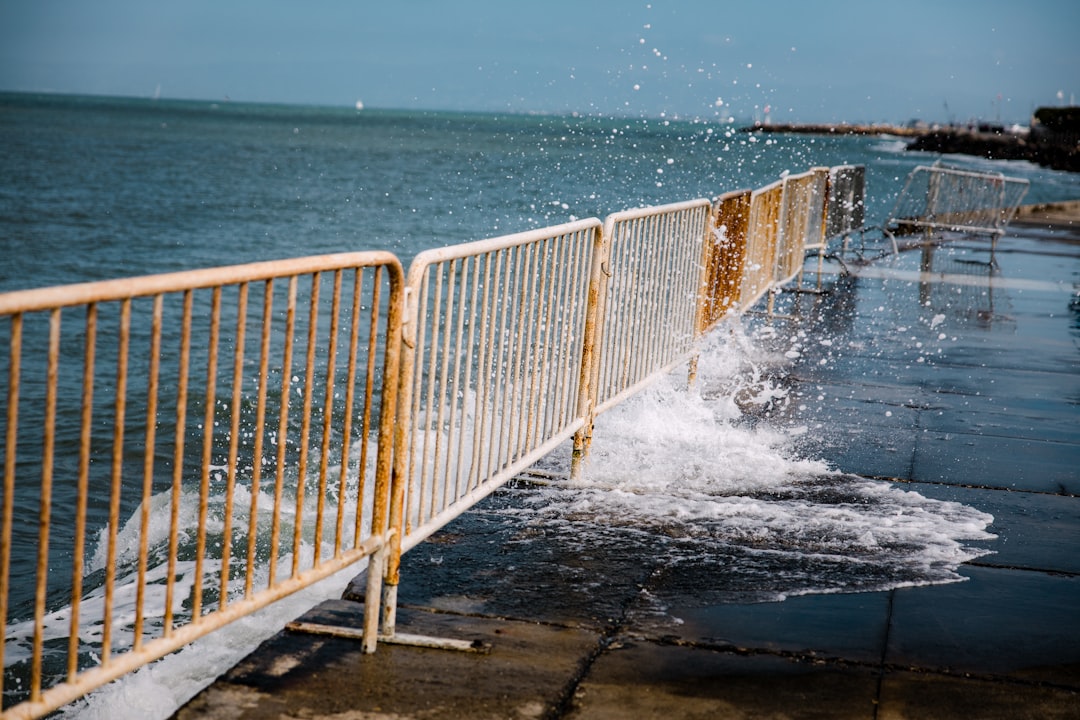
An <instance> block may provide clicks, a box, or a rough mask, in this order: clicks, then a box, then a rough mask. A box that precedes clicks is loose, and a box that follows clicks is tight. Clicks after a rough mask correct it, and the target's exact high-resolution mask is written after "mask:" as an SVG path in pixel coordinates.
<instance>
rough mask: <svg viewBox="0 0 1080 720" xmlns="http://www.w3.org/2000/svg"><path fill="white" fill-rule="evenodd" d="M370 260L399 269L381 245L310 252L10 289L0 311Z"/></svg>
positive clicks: (254, 278) (51, 306) (0, 296)
mask: <svg viewBox="0 0 1080 720" xmlns="http://www.w3.org/2000/svg"><path fill="white" fill-rule="evenodd" d="M374 265H387V266H391V267H395V268H400V267H401V262H400V261H399V260H398V259H397V256H395V255H394V254H393V253H390V252H387V251H383V250H369V251H361V252H348V253H335V254H329V255H313V256H309V257H300V258H290V259H285V260H267V261H264V262H256V263H247V264H244V265H229V266H226V267H215V268H203V269H199V270H184V271H180V272H172V273H161V274H158V275H141V276H138V277H131V278H119V279H115V280H100V281H97V282H87V283H76V284H72V285H57V286H54V287H46V288H35V289H32V290H15V291H13V292H9V293H0V315H11V314H13V313H19V312H40V311H42V310H51V309H54V308H64V307H72V306H74V305H83V304H86V303H93V302H109V301H113V300H123V299H126V298H134V297H141V296H146V295H157V294H162V293H172V292H180V291H183V290H196V289H203V288H210V287H214V286H217V285H235V284H237V283H244V282H257V281H259V280H269V279H272V278H277V277H281V276H282V275H286V274H295V275H302V274H306V273H312V272H324V271H329V270H341V269H345V268H350V267H361V266H374Z"/></svg>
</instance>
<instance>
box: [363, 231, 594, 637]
mask: <svg viewBox="0 0 1080 720" xmlns="http://www.w3.org/2000/svg"><path fill="white" fill-rule="evenodd" d="M600 242H601V234H600V221H599V220H595V219H591V220H582V221H579V222H576V223H571V224H567V225H560V226H557V227H553V228H544V229H541V230H536V231H533V232H526V233H521V234H517V235H510V236H507V237H503V238H497V239H493V240H488V241H482V242H475V243H468V244H464V245H458V246H454V247H448V248H442V249H438V250H429V251H426V252H423V253H421V254H419V255H418V256H417V257H416V259H415V260H414V261H413V263H412V265H411V266H410V268H409V275H408V289H407V291H406V297H407V303H408V309H407V311H406V317H407V320H406V324H405V335H404V342H403V354H402V366H401V367H402V372H401V391H400V397H401V410H400V413H399V417H398V434H397V441H396V449H395V478H396V479H397V480H400V483H398V484H397V485H396V492H395V496H394V510H393V524H394V526H395V527H400V528H401V533H400V536H399V538H400V539H399V540H395V541H394V542H395V546H396V547H395V553H394V554H393V555H392V556H391V558H390V560H389V567H388V571H387V578H388V579H387V584H386V604H385V612H386V614H385V616H384V622H383V625H384V627H383V633H384V636H388V637H389V636H392V635H393V634H394V607H395V604H396V595H395V588H396V586H397V583H398V577H397V573H398V560H399V558H400V554H401V553H402V552H404V551H406V550H408V549H409V548H411V547H413V546H414V545H416V544H417V543H419V542H420V541H422V540H423V539H424V538H426V537H427V536H428V535H430V534H431V533H432V532H434V531H435V530H437V529H439V528H441V527H442V526H444V525H445V524H446V523H448V522H449V521H450V520H452V519H453V518H454V517H456V516H457V515H459V514H460V513H462V512H464V511H465V510H467V509H468V508H469V507H471V506H472V505H474V504H475V503H476V502H477V501H479V500H480V499H482V498H483V497H485V496H486V495H488V494H489V493H490V492H492V491H493V490H495V489H496V488H497V487H499V486H500V485H502V484H503V483H505V482H506V481H507V480H509V479H510V478H512V477H513V476H514V475H516V474H517V473H519V472H521V471H522V470H524V469H525V468H527V467H528V466H530V465H532V464H533V463H534V462H536V461H537V460H539V459H540V458H541V457H543V456H544V455H546V454H547V453H548V452H550V451H551V450H552V449H554V448H555V447H556V446H558V445H559V443H561V442H563V441H565V440H567V439H569V438H570V437H571V436H572V435H573V433H574V432H575V431H576V430H577V429H578V428H579V427H581V425H582V424H583V422H584V420H583V417H582V414H581V411H580V409H579V407H578V403H579V396H580V393H579V386H580V383H581V380H582V362H583V356H584V355H585V354H586V352H587V347H586V343H587V340H586V338H587V336H588V332H587V328H586V324H587V322H588V321H589V320H590V318H589V317H588V312H589V310H590V308H594V307H595V305H596V302H595V298H594V297H592V296H591V295H590V292H591V291H590V287H595V280H594V277H593V276H594V275H595V274H596V273H598V272H599V262H598V259H599V257H600V256H599V252H598V251H599V245H600Z"/></svg>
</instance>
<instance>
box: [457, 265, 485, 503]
mask: <svg viewBox="0 0 1080 720" xmlns="http://www.w3.org/2000/svg"><path fill="white" fill-rule="evenodd" d="M468 268H469V261H468V260H467V259H466V260H465V261H464V267H463V268H462V269H463V273H462V297H463V299H462V302H461V309H460V312H459V313H458V315H459V319H458V366H459V367H460V359H461V354H462V345H464V352H465V371H464V373H461V372H460V370H455V371H454V377H455V383H457V382H458V379H457V378H458V377H459V376H460V378H461V382H460V385H461V391H460V394H461V432H459V433H458V448H457V453H456V461H455V463H454V467H455V471H454V499H455V500H456V499H457V498H459V497H461V493H462V475H465V486H466V487H468V484H469V479H470V478H469V473H470V472H471V470H472V468H471V464H465V439H466V437H467V436H468V434H467V433H466V432H465V429H466V420H467V419H468V410H467V407H468V401H469V398H468V391H469V388H470V387H471V388H472V390H473V394H474V396H475V397H478V396H479V392H480V384H481V382H482V380H481V379H479V378H478V379H477V382H476V384H475V385H473V384H472V372H473V355H474V349H475V347H476V345H475V344H474V343H475V342H476V314H477V306H476V303H477V297H478V295H479V290H480V258H479V257H474V258H473V277H472V281H471V283H467V282H466V281H465V280H466V279H467V277H468ZM470 284H471V287H472V292H471V293H470V296H469V302H468V304H467V305H466V303H465V301H464V295H465V290H466V288H467V287H469V286H470ZM481 312H482V309H481ZM466 313H467V314H468V315H469V317H471V318H472V322H470V323H469V332H468V339H467V340H466V339H465V337H464V335H465V333H464V321H465V315H466ZM457 396H458V391H457V390H456V389H455V391H454V397H455V402H456V398H457ZM473 407H474V408H475V403H474V405H473ZM479 424H480V417H479V416H478V415H477V414H476V413H475V412H474V414H473V420H472V428H471V429H472V442H471V443H470V449H472V448H475V447H476V446H477V443H479V442H481V441H482V435H481V433H480V431H479ZM473 455H474V453H472V452H470V453H469V460H471V459H472V458H473ZM462 465H465V467H464V469H463V468H462Z"/></svg>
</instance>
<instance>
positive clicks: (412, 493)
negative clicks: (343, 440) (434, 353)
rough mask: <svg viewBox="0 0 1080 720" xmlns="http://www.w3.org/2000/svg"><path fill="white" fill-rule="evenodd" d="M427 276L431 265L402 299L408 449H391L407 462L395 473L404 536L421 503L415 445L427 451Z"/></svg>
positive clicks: (409, 530)
mask: <svg viewBox="0 0 1080 720" xmlns="http://www.w3.org/2000/svg"><path fill="white" fill-rule="evenodd" d="M410 275H411V273H410ZM430 276H431V268H425V269H424V271H423V275H422V277H421V279H420V288H419V290H417V289H416V288H415V287H414V284H415V283H414V282H410V289H412V290H413V291H412V292H410V293H407V294H406V296H405V301H406V302H408V303H409V310H408V314H407V317H408V322H407V323H406V328H405V331H404V337H403V340H402V344H403V345H404V349H403V350H402V354H403V356H402V360H401V363H402V367H403V368H404V370H403V371H402V388H403V389H404V390H405V392H403V393H402V397H401V402H402V403H403V404H406V405H408V412H407V413H405V412H404V411H403V416H404V417H403V420H402V423H409V426H408V428H405V427H404V426H403V427H402V433H403V436H404V438H405V439H406V440H407V444H408V451H407V453H401V452H399V451H397V450H395V451H394V452H395V455H397V456H401V457H402V458H403V459H406V460H407V463H408V464H407V465H406V466H404V467H403V468H401V469H400V472H399V473H398V474H399V475H400V476H402V477H403V479H404V481H405V492H406V496H405V497H406V504H405V505H404V507H403V508H402V512H403V513H404V516H403V522H404V524H403V525H402V527H401V532H402V534H404V535H408V534H409V533H410V532H411V531H412V523H413V511H412V508H413V506H414V505H416V507H417V508H418V510H417V513H416V515H417V518H418V521H419V507H420V505H421V504H422V502H423V499H422V497H421V499H420V500H419V501H417V499H416V496H417V494H418V493H420V494H421V495H422V493H423V490H422V489H421V488H418V483H420V485H421V486H422V478H420V477H419V476H420V475H422V474H423V472H424V462H425V461H424V458H423V457H420V458H419V472H417V457H416V452H417V449H418V448H419V449H420V452H422V453H426V452H427V432H426V431H425V432H423V433H421V431H420V422H421V418H420V407H421V405H420V403H421V401H422V398H423V394H424V393H423V375H424V371H423V368H422V367H421V363H422V362H423V358H424V352H425V348H426V341H427V321H428V315H427V305H428V295H429V293H428V291H429V287H430V282H429V278H430ZM410 280H411V278H410ZM406 379H408V381H409V383H408V385H406V384H405V380H406ZM424 425H425V426H426V425H427V420H426V418H425V419H424ZM417 438H420V439H419V440H418V439H417ZM402 447H404V445H403V446H402Z"/></svg>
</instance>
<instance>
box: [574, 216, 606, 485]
mask: <svg viewBox="0 0 1080 720" xmlns="http://www.w3.org/2000/svg"><path fill="white" fill-rule="evenodd" d="M609 229H610V228H609V225H608V223H607V222H605V223H604V227H603V229H602V230H601V229H600V228H596V229H594V230H593V258H592V267H591V268H590V270H589V292H588V297H587V298H586V301H585V337H584V338H583V339H582V344H581V375H580V380H579V382H578V396H577V416H578V417H579V418H583V420H584V424H583V425H582V426H581V429H580V430H578V431H577V432H576V433H574V449H573V455H572V457H571V462H570V479H571V480H580V479H581V477H582V475H583V474H584V472H585V465H586V463H587V461H588V458H589V446H590V444H591V443H592V431H593V422H594V421H595V419H596V418H595V415H594V409H595V407H596V383H595V379H596V371H597V367H598V363H599V361H600V360H599V354H598V352H597V347H596V340H597V338H599V337H600V326H601V325H602V324H603V322H604V315H603V306H604V303H603V300H604V295H605V293H606V290H607V278H609V277H611V272H610V269H609V268H608V267H607V264H608V254H609V250H610V245H611V240H610V237H609V235H610V232H609Z"/></svg>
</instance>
